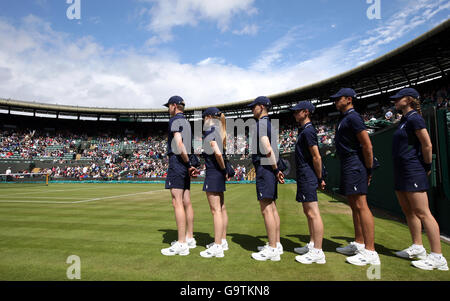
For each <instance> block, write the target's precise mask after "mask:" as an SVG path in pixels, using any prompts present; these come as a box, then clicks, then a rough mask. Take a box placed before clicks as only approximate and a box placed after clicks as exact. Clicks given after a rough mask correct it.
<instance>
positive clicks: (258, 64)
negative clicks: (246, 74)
mask: <svg viewBox="0 0 450 301" xmlns="http://www.w3.org/2000/svg"><path fill="white" fill-rule="evenodd" d="M298 29H299V27H298V26H297V27H294V28H291V29H290V30H289V31H288V32H287V33H286V34H285V35H283V36H282V37H281V38H279V39H278V40H276V41H275V42H273V43H272V45H271V46H269V47H268V48H267V49H266V50H264V51H263V52H262V53H261V55H260V56H259V57H258V58H257V59H256V60H255V62H254V63H253V65H252V69H255V70H260V71H263V70H268V69H270V68H272V67H273V66H274V64H277V63H279V62H280V61H281V60H282V58H283V51H284V50H285V49H286V48H288V47H289V46H291V44H292V43H293V42H295V41H296V40H297V38H298V32H297V31H298Z"/></svg>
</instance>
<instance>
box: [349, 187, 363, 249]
mask: <svg viewBox="0 0 450 301" xmlns="http://www.w3.org/2000/svg"><path fill="white" fill-rule="evenodd" d="M347 199H348V202H349V204H350V208H351V209H352V218H353V227H354V229H355V242H357V243H359V244H364V235H363V230H362V226H361V220H360V219H359V214H358V209H357V207H356V203H355V199H354V197H353V196H351V195H350V196H347Z"/></svg>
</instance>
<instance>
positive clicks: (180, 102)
mask: <svg viewBox="0 0 450 301" xmlns="http://www.w3.org/2000/svg"><path fill="white" fill-rule="evenodd" d="M172 103H175V104H177V105H183V106H184V105H185V103H184V100H183V98H181V97H180V96H172V97H171V98H170V99H169V101H168V102H167V103H166V104H165V105H164V106H165V107H169V105H170V104H172Z"/></svg>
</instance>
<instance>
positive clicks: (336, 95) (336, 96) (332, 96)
mask: <svg viewBox="0 0 450 301" xmlns="http://www.w3.org/2000/svg"><path fill="white" fill-rule="evenodd" d="M341 96H342V95H340V94H334V95H331V96H330V98H339V97H341Z"/></svg>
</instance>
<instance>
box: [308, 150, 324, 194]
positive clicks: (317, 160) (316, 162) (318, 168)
mask: <svg viewBox="0 0 450 301" xmlns="http://www.w3.org/2000/svg"><path fill="white" fill-rule="evenodd" d="M309 152H310V153H311V156H312V160H313V166H314V171H315V173H316V176H317V180H318V183H319V187H320V189H322V190H323V189H325V181H324V180H323V179H322V176H323V175H322V157H321V156H320V152H319V147H318V146H317V145H313V146H310V147H309Z"/></svg>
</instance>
